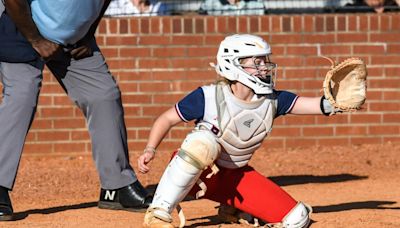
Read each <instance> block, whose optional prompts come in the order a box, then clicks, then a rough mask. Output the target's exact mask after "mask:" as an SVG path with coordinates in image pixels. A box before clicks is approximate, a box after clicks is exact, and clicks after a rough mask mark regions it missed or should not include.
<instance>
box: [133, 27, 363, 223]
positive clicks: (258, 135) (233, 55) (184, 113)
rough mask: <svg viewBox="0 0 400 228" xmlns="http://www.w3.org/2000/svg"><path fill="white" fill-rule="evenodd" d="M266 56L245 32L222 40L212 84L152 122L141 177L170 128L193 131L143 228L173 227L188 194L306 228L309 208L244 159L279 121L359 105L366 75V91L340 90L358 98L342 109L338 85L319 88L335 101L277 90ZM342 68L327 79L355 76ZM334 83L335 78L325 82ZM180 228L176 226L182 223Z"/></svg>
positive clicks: (255, 39) (263, 43)
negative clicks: (216, 77) (174, 216)
mask: <svg viewBox="0 0 400 228" xmlns="http://www.w3.org/2000/svg"><path fill="white" fill-rule="evenodd" d="M270 55H271V49H270V46H269V44H268V43H267V42H266V41H264V40H263V39H262V38H261V37H258V36H254V35H248V34H243V35H232V36H228V37H226V38H225V39H224V40H223V41H222V42H221V44H220V47H219V50H218V54H217V65H215V69H216V71H217V73H218V74H219V75H220V76H221V78H220V79H219V80H218V81H217V82H216V83H215V84H211V85H205V86H202V87H200V88H198V89H196V90H194V91H193V92H191V93H190V94H188V95H187V96H186V97H184V98H183V99H182V100H180V101H179V102H178V103H176V105H175V106H174V107H172V108H170V109H169V110H167V111H166V112H164V113H163V114H161V116H159V117H158V118H157V120H156V121H155V123H154V125H153V127H152V129H151V132H150V136H149V139H148V143H147V146H146V148H145V149H144V153H143V155H141V156H140V157H139V159H138V166H139V171H140V172H142V173H147V172H148V171H149V170H150V168H149V166H148V165H149V162H150V161H151V160H153V159H154V157H155V154H156V153H155V152H156V148H157V146H158V145H159V144H160V142H161V141H162V139H163V138H164V136H165V135H166V134H167V132H168V131H169V130H170V128H171V127H173V126H174V125H176V124H178V123H180V122H182V121H184V122H189V121H192V120H195V128H194V130H193V131H192V132H190V133H189V134H188V135H187V136H186V138H185V140H184V141H183V143H182V145H181V147H180V148H179V150H178V151H176V152H175V154H173V158H172V159H171V161H170V163H169V165H168V166H167V168H166V170H165V171H164V174H163V176H162V177H161V180H160V182H159V184H158V187H157V189H156V192H155V195H154V199H153V202H152V204H151V206H150V207H149V209H148V210H147V212H146V215H145V218H144V224H143V226H144V227H174V226H173V225H172V217H171V212H172V211H173V209H174V208H175V207H177V206H178V204H179V202H181V201H182V200H183V199H184V197H185V196H186V195H187V194H193V195H197V196H203V197H204V198H207V199H210V200H213V201H216V202H220V203H221V204H222V205H223V206H227V205H228V206H232V207H234V208H236V209H238V210H240V211H242V212H245V213H248V214H250V215H252V216H254V217H256V218H259V219H261V220H262V221H263V222H265V223H267V224H268V225H269V226H273V225H277V226H279V227H290V228H294V227H296V228H297V227H299V228H300V227H307V226H308V225H309V223H310V213H311V207H309V206H307V205H306V204H305V203H303V202H300V201H297V200H295V199H294V198H293V197H291V196H290V195H289V194H288V193H287V192H285V191H284V190H283V189H282V188H280V187H279V186H277V185H276V184H275V183H273V182H272V181H270V180H269V179H268V178H266V177H264V176H263V175H262V174H260V173H259V172H257V171H256V170H254V169H253V168H252V167H251V166H249V165H248V162H249V160H250V159H251V157H252V155H253V153H254V152H255V151H256V150H257V148H259V147H260V145H261V143H262V141H263V140H264V138H265V137H267V135H268V133H269V132H270V131H271V129H272V125H273V121H274V119H275V118H277V117H279V116H283V115H286V114H325V115H331V114H334V113H336V112H338V111H348V110H353V109H358V108H360V107H361V104H362V103H363V102H364V100H365V75H364V76H362V77H364V79H363V80H362V79H360V80H356V81H357V83H359V84H363V85H364V87H363V86H360V87H358V88H357V90H351V91H346V92H348V94H347V95H346V96H349V97H352V98H354V99H353V100H356V98H357V99H359V100H358V101H357V102H358V106H352V107H351V108H349V109H342V107H344V104H340V105H339V104H338V103H337V102H336V100H335V98H336V97H341V96H342V95H341V94H340V93H342V92H343V91H341V89H338V88H340V87H341V86H338V85H337V84H336V85H334V86H333V87H331V88H326V90H325V91H326V92H327V93H331V92H334V93H333V94H334V95H331V96H332V97H333V100H334V102H336V103H331V101H330V100H327V99H325V98H324V97H322V98H321V97H300V96H298V95H296V94H294V93H291V92H288V91H278V90H275V89H274V85H275V75H276V67H277V65H276V64H275V63H273V62H271V60H270ZM361 63H362V62H361V61H360V64H361ZM357 67H359V66H358V65H357ZM362 67H363V65H362V64H361V66H360V68H362ZM340 68H341V69H339V70H338V69H336V68H335V69H332V70H331V71H330V73H329V74H332V75H336V74H338V73H342V74H343V72H342V70H343V69H344V71H345V73H347V75H348V77H355V76H357V75H355V74H356V73H354V72H353V71H351V70H350V68H351V67H347V66H344V65H343V64H342V65H340ZM333 71H334V73H332V72H333ZM360 71H361V70H360ZM365 72H366V71H365V65H364V73H365ZM341 77H342V79H343V78H345V77H344V76H343V75H342V76H341ZM332 78H335V77H333V76H332V77H330V79H329V80H331V79H332ZM337 83H339V82H337ZM328 84H331V83H328ZM346 88H347V87H346ZM358 89H359V91H358ZM349 90H350V89H349ZM336 92H339V94H337V93H336ZM352 93H354V94H352ZM359 95H360V96H359ZM196 182H197V183H198V185H195V184H196ZM180 215H181V214H180ZM181 219H184V218H183V217H182V218H181ZM183 225H184V223H183V222H182V221H181V224H180V226H183Z"/></svg>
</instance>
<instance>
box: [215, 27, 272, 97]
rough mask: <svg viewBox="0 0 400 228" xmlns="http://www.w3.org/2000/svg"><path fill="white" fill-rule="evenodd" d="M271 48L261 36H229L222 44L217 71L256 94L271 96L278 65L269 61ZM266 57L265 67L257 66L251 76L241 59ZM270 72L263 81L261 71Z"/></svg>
mask: <svg viewBox="0 0 400 228" xmlns="http://www.w3.org/2000/svg"><path fill="white" fill-rule="evenodd" d="M270 54H271V47H270V46H269V44H268V43H267V42H266V41H265V40H263V39H262V38H261V37H259V36H254V35H249V34H243V35H241V34H236V35H232V36H227V37H226V38H225V39H224V40H223V41H222V42H221V44H220V46H219V49H218V53H217V65H216V66H215V70H216V71H217V73H218V74H219V75H221V76H222V77H225V78H227V79H228V80H230V81H239V82H241V83H242V84H244V85H246V86H247V87H250V88H251V89H252V90H253V91H254V93H256V94H271V93H272V92H273V89H274V80H275V75H276V64H275V63H272V62H270V61H269V55H270ZM260 56H261V57H266V61H265V65H256V64H255V63H254V65H253V68H254V69H257V73H256V74H249V73H248V72H246V71H245V70H244V68H243V67H242V65H241V63H240V59H243V58H252V57H260ZM261 67H262V68H263V70H267V71H268V76H267V77H266V78H264V79H261V78H260V77H259V76H260V75H261V72H260V71H261V70H260V69H259V68H261Z"/></svg>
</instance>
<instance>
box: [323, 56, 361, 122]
mask: <svg viewBox="0 0 400 228" xmlns="http://www.w3.org/2000/svg"><path fill="white" fill-rule="evenodd" d="M324 58H327V57H324ZM327 59H328V60H330V61H331V63H332V67H331V70H329V71H328V72H327V74H326V77H325V80H324V83H323V89H324V96H325V99H327V100H328V101H329V103H330V104H331V105H332V107H333V112H332V113H331V115H332V114H335V113H336V112H348V111H354V110H358V109H360V108H361V105H363V104H364V102H365V99H366V87H367V84H366V79H367V67H366V65H365V63H364V61H363V60H361V59H359V58H348V59H346V60H344V61H342V62H341V63H339V64H335V62H334V61H332V60H331V59H329V58H327Z"/></svg>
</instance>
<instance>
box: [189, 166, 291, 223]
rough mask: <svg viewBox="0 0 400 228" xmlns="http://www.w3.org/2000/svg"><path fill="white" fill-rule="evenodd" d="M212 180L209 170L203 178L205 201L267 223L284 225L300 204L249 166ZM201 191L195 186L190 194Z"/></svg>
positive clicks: (224, 171) (227, 170)
mask: <svg viewBox="0 0 400 228" xmlns="http://www.w3.org/2000/svg"><path fill="white" fill-rule="evenodd" d="M219 168H220V171H219V172H218V173H217V174H216V175H213V176H212V177H211V178H210V179H207V178H206V175H207V174H209V173H210V169H207V170H206V171H204V172H203V174H202V175H201V177H200V178H201V180H202V181H203V182H204V183H205V184H206V186H207V191H206V193H205V196H204V198H207V199H210V200H213V201H216V202H220V203H222V204H227V205H231V206H233V207H235V208H238V209H240V210H242V211H244V212H246V213H249V214H251V215H253V216H255V217H257V218H260V219H262V220H263V221H265V222H270V223H275V222H281V221H282V219H283V218H284V217H285V215H286V214H287V213H288V212H289V211H290V210H291V209H292V208H293V207H294V206H295V205H296V204H297V201H295V200H294V199H293V198H292V197H291V196H290V195H289V194H288V193H286V192H285V191H284V190H283V189H282V188H280V187H279V186H278V185H276V184H275V183H273V182H272V181H270V180H269V179H268V178H266V177H265V176H263V175H261V174H260V173H259V172H257V171H255V170H254V169H253V168H252V167H250V166H245V167H242V168H238V169H225V168H222V167H219ZM198 190H200V188H199V186H198V185H195V186H194V187H193V189H192V190H191V192H190V193H189V194H191V195H195V193H196V192H197V191H198Z"/></svg>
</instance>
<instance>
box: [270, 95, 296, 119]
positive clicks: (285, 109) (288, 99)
mask: <svg viewBox="0 0 400 228" xmlns="http://www.w3.org/2000/svg"><path fill="white" fill-rule="evenodd" d="M276 95H277V100H278V102H277V103H278V105H277V109H276V116H275V117H278V116H283V115H286V114H288V113H289V112H290V110H292V108H293V106H294V104H295V103H296V100H297V98H298V97H299V96H297V95H296V94H294V93H292V92H288V91H276Z"/></svg>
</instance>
